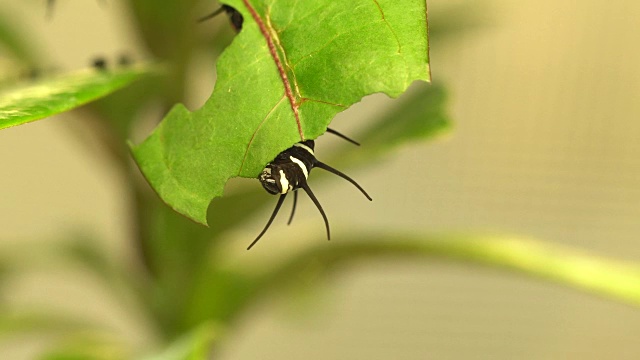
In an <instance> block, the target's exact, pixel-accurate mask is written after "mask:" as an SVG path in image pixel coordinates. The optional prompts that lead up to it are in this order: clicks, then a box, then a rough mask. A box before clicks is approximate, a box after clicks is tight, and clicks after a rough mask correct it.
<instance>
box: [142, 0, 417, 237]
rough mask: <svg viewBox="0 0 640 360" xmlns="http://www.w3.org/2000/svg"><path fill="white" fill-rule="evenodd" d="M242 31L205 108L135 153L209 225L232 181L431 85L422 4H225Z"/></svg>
mask: <svg viewBox="0 0 640 360" xmlns="http://www.w3.org/2000/svg"><path fill="white" fill-rule="evenodd" d="M225 3H227V4H228V5H230V6H232V7H234V8H235V9H237V10H238V11H240V13H241V14H242V15H243V17H244V25H243V29H242V31H241V32H240V33H239V34H238V36H237V37H236V38H235V39H234V41H233V43H232V44H231V45H230V46H229V47H228V48H227V49H226V50H225V52H224V53H223V54H222V55H221V57H220V58H219V60H218V63H217V69H218V73H217V75H218V76H217V81H216V85H215V89H214V91H213V94H212V95H211V97H210V98H209V100H208V101H207V102H206V103H205V105H204V106H203V107H202V108H200V109H198V110H196V111H194V112H190V111H188V110H187V109H186V108H185V107H184V106H182V105H177V106H175V107H174V108H173V109H172V110H171V111H170V112H169V114H168V115H167V116H166V117H165V119H164V120H163V121H162V123H161V124H160V125H159V126H158V127H157V128H156V129H155V130H154V132H153V134H152V135H151V136H150V137H149V138H147V139H146V140H145V141H144V142H143V143H142V144H140V145H139V146H135V147H133V153H134V156H135V158H136V161H137V162H138V165H139V167H140V169H141V170H142V172H143V174H144V175H145V177H146V178H147V180H148V181H149V182H150V183H151V185H152V186H153V188H154V189H155V190H156V192H157V193H158V194H159V195H160V197H161V198H162V199H163V200H164V201H165V202H166V203H167V204H169V205H170V206H171V207H173V208H174V209H175V210H176V211H178V212H180V213H182V214H183V215H186V216H187V217H189V218H191V219H193V220H195V221H197V222H199V223H202V224H206V215H207V208H208V206H209V203H210V202H211V199H212V198H214V197H217V196H221V195H222V192H223V188H224V184H225V183H226V182H227V180H228V179H229V178H232V177H236V176H241V177H248V178H255V177H257V176H258V174H259V173H260V171H261V170H262V169H263V168H264V166H265V165H266V164H267V163H268V162H269V161H271V160H273V159H274V158H275V156H276V155H277V154H278V153H279V152H281V151H283V150H285V149H287V148H289V147H290V146H292V145H293V144H294V143H296V142H299V141H301V140H302V139H315V138H316V137H318V136H320V135H321V134H322V133H324V131H325V130H326V127H327V125H328V124H329V122H330V121H331V119H333V117H334V116H335V115H336V114H337V113H338V112H340V111H343V110H345V109H346V108H348V107H349V106H350V105H352V104H353V103H355V102H357V101H359V100H360V99H361V98H362V97H364V96H366V95H369V94H372V93H377V92H384V93H386V94H388V95H389V96H392V97H397V96H399V95H400V94H401V93H402V92H404V91H405V90H406V89H407V87H408V86H409V85H410V84H411V83H412V82H413V81H415V80H423V81H429V65H428V62H429V58H428V43H427V22H426V4H425V1H424V0H354V1H335V0H315V1H299V0H228V1H225Z"/></svg>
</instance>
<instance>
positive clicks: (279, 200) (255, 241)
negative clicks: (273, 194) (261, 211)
mask: <svg viewBox="0 0 640 360" xmlns="http://www.w3.org/2000/svg"><path fill="white" fill-rule="evenodd" d="M285 197H287V194H282V195H280V198H279V199H278V203H277V204H276V208H275V209H273V213H272V214H271V217H270V218H269V221H268V222H267V225H266V226H265V227H264V229H263V230H262V232H261V233H260V235H258V237H257V238H256V239H255V240H253V242H252V243H251V245H249V247H248V248H247V250H251V248H252V247H253V245H255V244H256V243H257V242H258V240H260V238H261V237H262V235H264V233H266V232H267V229H269V226H271V223H272V222H273V219H275V218H276V215H278V211H280V207H281V206H282V203H283V202H284V198H285Z"/></svg>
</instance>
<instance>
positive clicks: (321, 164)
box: [313, 160, 373, 201]
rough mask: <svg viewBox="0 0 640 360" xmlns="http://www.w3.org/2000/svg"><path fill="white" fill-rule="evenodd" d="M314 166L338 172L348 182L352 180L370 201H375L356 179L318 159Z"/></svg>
mask: <svg viewBox="0 0 640 360" xmlns="http://www.w3.org/2000/svg"><path fill="white" fill-rule="evenodd" d="M313 166H314V167H318V168H320V169H324V170H326V171H328V172H330V173H333V174H336V175H338V176H340V177H341V178H343V179H345V180H347V181H348V182H350V183H352V184H353V185H355V187H357V188H358V190H360V191H361V192H362V193H363V194H364V196H366V197H367V199H369V201H373V199H371V196H369V194H367V192H366V191H364V189H363V188H362V186H360V185H358V183H357V182H356V181H355V180H353V179H352V178H350V177H348V176H347V175H345V174H343V173H342V172H340V171H338V170H336V169H334V168H332V167H331V166H329V165H327V164H325V163H323V162H320V161H317V160H316V162H315V164H313Z"/></svg>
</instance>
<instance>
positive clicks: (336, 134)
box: [327, 128, 360, 146]
mask: <svg viewBox="0 0 640 360" xmlns="http://www.w3.org/2000/svg"><path fill="white" fill-rule="evenodd" d="M327 132H328V133H329V134H333V135H335V136H337V137H339V138H343V139H345V140H347V141H348V142H350V143H352V144H354V145H357V146H360V143H359V142H357V141H355V140H353V139H351V138H349V137H347V136H346V135H343V134H341V133H339V132H337V131H335V130H333V129H330V128H327Z"/></svg>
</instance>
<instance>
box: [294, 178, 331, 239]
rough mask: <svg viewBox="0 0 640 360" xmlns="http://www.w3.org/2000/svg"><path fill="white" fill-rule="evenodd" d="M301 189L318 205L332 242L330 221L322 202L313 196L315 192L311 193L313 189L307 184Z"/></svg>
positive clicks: (328, 236) (328, 237)
mask: <svg viewBox="0 0 640 360" xmlns="http://www.w3.org/2000/svg"><path fill="white" fill-rule="evenodd" d="M301 187H302V188H303V189H304V191H305V192H306V193H307V195H309V197H310V198H311V201H313V203H314V204H316V207H317V208H318V210H319V211H320V214H321V215H322V218H323V219H324V225H325V226H326V227H327V240H331V233H330V231H329V220H327V215H326V214H325V213H324V210H322V205H320V202H319V201H318V199H316V196H315V195H313V191H311V188H310V187H309V185H307V183H303V184H302V186H301Z"/></svg>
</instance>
